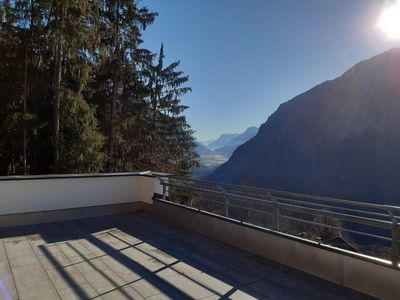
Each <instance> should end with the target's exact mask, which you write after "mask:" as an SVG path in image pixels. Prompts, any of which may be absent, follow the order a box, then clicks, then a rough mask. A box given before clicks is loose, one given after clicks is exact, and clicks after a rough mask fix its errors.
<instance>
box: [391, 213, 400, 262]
mask: <svg viewBox="0 0 400 300" xmlns="http://www.w3.org/2000/svg"><path fill="white" fill-rule="evenodd" d="M390 214H391V216H392V247H391V249H390V250H391V251H390V252H391V253H390V256H391V259H392V264H393V266H394V267H395V268H398V267H399V257H400V249H399V240H400V227H399V221H398V220H397V218H396V217H395V216H393V214H392V212H390Z"/></svg>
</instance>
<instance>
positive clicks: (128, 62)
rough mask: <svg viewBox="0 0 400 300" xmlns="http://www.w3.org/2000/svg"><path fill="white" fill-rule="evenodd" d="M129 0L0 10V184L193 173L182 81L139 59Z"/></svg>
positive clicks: (35, 3) (9, 5)
mask: <svg viewBox="0 0 400 300" xmlns="http://www.w3.org/2000/svg"><path fill="white" fill-rule="evenodd" d="M156 16H157V13H155V12H151V11H149V10H148V9H147V7H143V6H141V5H140V4H139V3H138V2H137V1H135V0H95V1H89V0H63V1H61V0H53V1H51V0H14V1H11V0H4V1H0V175H12V174H43V173H86V172H106V171H107V172H119V171H137V170H153V171H163V172H170V173H176V174H180V175H186V174H188V173H189V172H190V169H191V168H193V167H195V166H196V165H197V154H196V153H195V144H194V137H193V130H192V129H191V127H190V125H189V124H188V123H187V121H186V119H185V117H184V115H183V113H184V111H185V110H186V109H187V107H186V106H184V105H182V104H181V99H182V97H183V96H184V95H185V94H186V93H187V92H189V91H190V90H191V89H190V88H189V87H186V85H185V84H186V83H187V81H188V76H186V75H184V73H183V72H182V71H179V70H178V67H179V62H174V63H172V64H170V65H168V66H166V67H164V64H165V63H164V59H165V57H164V47H163V46H161V49H160V53H159V54H157V53H152V52H151V51H149V50H147V49H143V48H142V47H141V46H142V43H143V40H142V33H143V31H144V30H145V29H146V27H147V26H149V25H151V24H152V23H153V21H154V19H155V18H156Z"/></svg>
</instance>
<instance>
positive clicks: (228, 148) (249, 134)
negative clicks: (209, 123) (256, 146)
mask: <svg viewBox="0 0 400 300" xmlns="http://www.w3.org/2000/svg"><path fill="white" fill-rule="evenodd" d="M257 131H258V128H257V127H249V128H247V129H246V131H245V132H243V133H241V134H239V135H238V136H236V137H235V138H233V139H232V140H230V141H228V142H227V143H226V144H225V145H224V146H222V147H220V148H217V149H214V153H216V154H219V155H223V156H226V157H230V156H231V155H232V153H233V151H235V149H236V148H237V147H238V146H240V145H241V144H244V143H246V142H247V141H248V140H250V139H251V138H253V137H254V136H255V135H256V134H257Z"/></svg>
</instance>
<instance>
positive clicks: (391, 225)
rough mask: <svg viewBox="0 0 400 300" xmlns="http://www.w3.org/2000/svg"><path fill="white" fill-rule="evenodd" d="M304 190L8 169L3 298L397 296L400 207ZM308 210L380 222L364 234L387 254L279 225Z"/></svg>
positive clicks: (0, 278) (2, 208) (3, 195)
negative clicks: (382, 244)
mask: <svg viewBox="0 0 400 300" xmlns="http://www.w3.org/2000/svg"><path fill="white" fill-rule="evenodd" d="M238 189H239V190H238ZM294 196H296V197H297V198H296V197H294ZM304 197H306V196H305V195H292V194H290V195H289V194H287V193H286V194H282V193H280V192H279V193H278V192H276V191H266V190H257V191H255V190H252V189H251V190H249V189H248V188H242V187H237V186H221V185H219V184H212V183H206V182H195V181H193V182H190V181H187V180H181V179H179V180H178V179H172V178H171V177H169V178H166V177H165V176H161V175H160V174H156V175H155V174H151V173H137V174H136V173H135V174H133V173H122V174H93V175H74V176H72V175H59V176H24V177H5V178H0V203H1V205H0V299H7V300H9V299H40V300H42V299H254V298H256V299H279V300H282V299H322V298H323V299H369V298H372V297H376V298H381V299H394V298H396V295H398V294H400V285H399V284H398V283H399V282H400V271H399V264H398V250H399V249H398V248H399V247H398V240H399V236H398V235H399V233H400V231H399V228H398V226H397V220H398V218H399V217H398V211H399V208H395V207H382V208H381V207H375V206H370V205H367V206H370V207H369V209H372V210H365V209H364V208H363V207H362V206H361V205H364V204H356V207H357V208H354V207H353V208H352V206H351V205H353V206H354V203H350V204H349V203H347V202H348V201H347V200H341V204H340V206H337V207H336V208H335V207H333V209H332V210H330V211H329V210H326V209H325V208H326V206H327V205H328V204H327V203H328V202H326V201H332V200H331V199H322V198H318V199H317V198H315V199H314V202H307V201H309V199H308V198H307V197H308V196H307V197H306V198H307V199H308V200H307V199H306V198H304ZM310 199H311V198H310ZM172 200H173V201H174V202H172ZM321 201H325V202H326V203H325V202H321ZM335 201H336V200H335ZM346 203H347V204H346ZM345 204H346V205H348V206H347V207H344V205H345ZM310 205H311V208H310ZM349 205H350V206H349ZM317 208H318V209H317ZM319 208H323V209H322V210H321V209H319ZM377 209H383V210H384V211H383V212H381V211H378V210H377ZM285 210H294V211H295V212H297V211H300V212H301V214H298V215H294V214H285ZM385 210H388V211H389V212H392V211H393V212H394V213H392V214H391V215H390V214H389V215H388V214H386V213H385ZM340 211H344V212H345V213H343V212H340ZM260 213H261V215H260ZM307 213H308V214H310V213H312V214H316V215H318V214H322V216H324V217H335V218H342V219H343V220H346V221H347V222H351V221H353V222H361V224H364V225H366V226H367V227H368V226H369V227H371V226H378V228H383V229H384V230H386V231H385V232H386V233H387V234H389V236H384V235H379V236H377V235H376V234H371V233H368V231H367V232H364V233H363V234H364V235H367V236H368V237H377V238H381V239H383V241H384V242H386V243H388V245H389V246H390V245H391V246H390V247H391V248H390V251H391V254H390V256H389V259H382V258H378V257H372V256H368V255H365V254H362V253H356V252H354V251H352V248H350V250H346V249H340V246H339V247H338V246H334V245H331V244H327V243H325V242H324V241H322V242H317V241H314V240H312V239H309V238H304V237H302V236H296V234H294V233H289V234H288V233H287V232H285V231H283V229H284V227H283V226H284V225H285V224H286V225H287V224H288V223H284V220H285V218H292V219H293V220H294V221H296V222H297V221H303V222H304V221H305V222H307V224H308V223H313V221H312V219H309V218H305V219H299V218H300V217H301V216H304V215H306V214H307ZM360 214H363V215H366V216H369V217H366V216H361V215H360ZM370 216H373V218H371V217H370ZM391 220H392V221H393V222H392V221H391ZM253 221H257V222H258V223H251V222H253ZM249 222H250V223H249ZM260 222H261V223H260ZM314 223H315V222H314ZM316 224H317V225H318V226H319V225H321V224H319V223H318V222H317V223H316ZM311 225H312V224H311ZM314 225H315V224H313V226H314ZM325 225H326V224H325ZM327 226H328V228H336V227H337V226H342V225H340V224H339V225H338V224H333V225H327ZM364 229H365V228H364ZM343 230H347V231H350V232H354V230H351V229H349V228H347V229H346V228H343ZM365 230H367V229H365ZM390 234H391V236H390Z"/></svg>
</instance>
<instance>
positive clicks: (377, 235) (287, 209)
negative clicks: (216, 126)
mask: <svg viewBox="0 0 400 300" xmlns="http://www.w3.org/2000/svg"><path fill="white" fill-rule="evenodd" d="M159 179H160V182H161V184H162V185H163V199H164V200H168V201H172V202H177V203H180V204H182V205H185V206H189V207H192V208H195V209H198V210H203V211H207V212H211V213H214V214H218V215H221V216H225V217H229V218H231V219H236V220H238V221H241V222H246V223H250V224H254V225H257V226H262V227H265V228H268V229H271V230H275V231H279V232H284V233H288V234H292V235H296V236H301V237H303V238H306V239H310V240H316V241H318V242H319V243H323V244H332V241H333V240H335V239H337V238H338V237H339V238H340V241H339V242H344V245H345V246H346V245H348V246H349V248H350V249H347V250H351V251H358V252H361V253H365V254H368V255H372V256H376V257H380V258H385V259H389V260H391V262H392V266H393V267H394V268H399V258H400V246H399V239H400V225H399V222H400V207H396V206H389V205H380V204H374V203H366V202H358V201H351V200H344V199H335V198H329V197H320V196H312V195H305V194H297V193H292V192H285V191H279V190H272V189H264V188H255V187H249V186H241V185H234V184H225V183H216V182H209V181H201V180H193V179H186V178H178V177H173V176H170V177H159ZM344 237H345V238H344ZM356 237H357V238H356ZM348 240H351V242H348ZM346 243H347V244H346ZM355 245H356V246H355ZM338 247H340V246H338ZM371 249H372V250H371Z"/></svg>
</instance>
